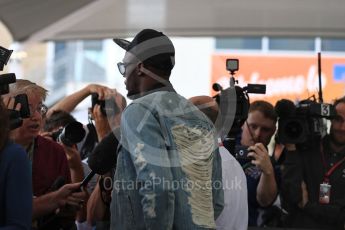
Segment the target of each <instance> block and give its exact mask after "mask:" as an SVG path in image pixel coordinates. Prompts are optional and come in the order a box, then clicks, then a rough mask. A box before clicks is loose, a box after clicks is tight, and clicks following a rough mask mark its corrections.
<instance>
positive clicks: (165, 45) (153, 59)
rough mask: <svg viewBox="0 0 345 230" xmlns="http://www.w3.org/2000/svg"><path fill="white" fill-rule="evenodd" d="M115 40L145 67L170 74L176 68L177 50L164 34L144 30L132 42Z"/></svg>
mask: <svg viewBox="0 0 345 230" xmlns="http://www.w3.org/2000/svg"><path fill="white" fill-rule="evenodd" d="M113 40H114V42H115V43H116V44H117V45H119V46H120V47H121V48H123V49H124V50H126V51H127V52H130V53H132V54H133V55H134V56H136V57H137V58H138V59H139V60H140V61H142V62H143V63H144V64H145V65H150V66H152V67H154V68H156V69H159V70H162V71H168V72H170V71H171V70H172V69H173V68H174V65H175V48H174V45H173V43H172V42H171V40H170V39H169V38H168V37H167V36H166V35H165V34H163V33H162V32H159V31H156V30H153V29H144V30H142V31H140V32H139V33H138V34H137V35H136V36H135V37H134V39H133V40H132V41H131V42H130V41H127V40H125V39H120V38H114V39H113Z"/></svg>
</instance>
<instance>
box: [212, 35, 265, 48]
mask: <svg viewBox="0 0 345 230" xmlns="http://www.w3.org/2000/svg"><path fill="white" fill-rule="evenodd" d="M216 49H244V50H260V49H261V38H260V37H245V38H240V37H239V38H216Z"/></svg>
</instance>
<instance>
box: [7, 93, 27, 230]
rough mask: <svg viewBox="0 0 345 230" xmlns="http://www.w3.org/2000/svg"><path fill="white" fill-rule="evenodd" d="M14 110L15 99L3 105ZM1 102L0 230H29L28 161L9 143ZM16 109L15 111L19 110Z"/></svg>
mask: <svg viewBox="0 0 345 230" xmlns="http://www.w3.org/2000/svg"><path fill="white" fill-rule="evenodd" d="M4 102H5V104H6V106H7V107H8V108H13V107H14V99H13V98H12V99H7V100H5V101H4ZM6 106H5V105H4V103H3V101H2V98H0V230H10V229H11V230H15V229H31V216H32V184H31V173H30V166H29V160H28V158H27V155H26V152H25V151H24V149H23V148H22V147H20V146H19V145H17V144H14V143H13V142H11V141H10V140H9V139H8V135H9V127H8V126H9V113H8V111H7V108H6ZM19 108H20V104H19V106H17V107H16V110H19Z"/></svg>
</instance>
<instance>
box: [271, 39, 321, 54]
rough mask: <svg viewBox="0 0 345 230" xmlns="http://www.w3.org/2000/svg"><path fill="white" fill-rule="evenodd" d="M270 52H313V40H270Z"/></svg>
mask: <svg viewBox="0 0 345 230" xmlns="http://www.w3.org/2000/svg"><path fill="white" fill-rule="evenodd" d="M269 49H270V50H294V51H295V50H298V51H299V50H300V51H314V50H315V39H314V38H270V39H269Z"/></svg>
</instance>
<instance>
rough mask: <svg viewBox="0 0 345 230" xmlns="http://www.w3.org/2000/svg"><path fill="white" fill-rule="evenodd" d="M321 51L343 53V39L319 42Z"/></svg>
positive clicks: (344, 47) (329, 39) (344, 49)
mask: <svg viewBox="0 0 345 230" xmlns="http://www.w3.org/2000/svg"><path fill="white" fill-rule="evenodd" d="M321 50H322V51H343V52H344V51H345V39H332V38H326V39H322V40H321Z"/></svg>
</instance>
